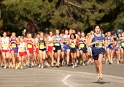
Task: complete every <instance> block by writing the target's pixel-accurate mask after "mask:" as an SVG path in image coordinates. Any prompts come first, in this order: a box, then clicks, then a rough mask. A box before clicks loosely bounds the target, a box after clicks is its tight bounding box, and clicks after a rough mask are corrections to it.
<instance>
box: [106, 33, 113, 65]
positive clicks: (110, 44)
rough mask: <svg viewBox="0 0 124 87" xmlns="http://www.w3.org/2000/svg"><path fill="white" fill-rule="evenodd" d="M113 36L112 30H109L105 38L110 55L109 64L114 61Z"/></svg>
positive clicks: (107, 51)
mask: <svg viewBox="0 0 124 87" xmlns="http://www.w3.org/2000/svg"><path fill="white" fill-rule="evenodd" d="M113 41H114V40H113V37H112V36H111V32H107V37H106V38H105V44H106V53H107V57H108V61H109V64H112V63H113V55H114V50H113Z"/></svg>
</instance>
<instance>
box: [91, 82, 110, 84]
mask: <svg viewBox="0 0 124 87" xmlns="http://www.w3.org/2000/svg"><path fill="white" fill-rule="evenodd" d="M92 83H97V84H108V83H110V82H104V81H100V82H92Z"/></svg>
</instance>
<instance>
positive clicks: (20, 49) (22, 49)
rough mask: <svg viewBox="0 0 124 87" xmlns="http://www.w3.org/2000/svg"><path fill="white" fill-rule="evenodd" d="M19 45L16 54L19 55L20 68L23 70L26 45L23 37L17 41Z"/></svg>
mask: <svg viewBox="0 0 124 87" xmlns="http://www.w3.org/2000/svg"><path fill="white" fill-rule="evenodd" d="M19 42H20V43H19V45H18V54H19V62H20V66H21V67H20V68H21V69H23V67H24V58H25V55H26V43H25V42H24V37H23V36H22V37H20V39H19Z"/></svg>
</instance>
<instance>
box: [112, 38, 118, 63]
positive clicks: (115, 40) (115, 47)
mask: <svg viewBox="0 0 124 87" xmlns="http://www.w3.org/2000/svg"><path fill="white" fill-rule="evenodd" d="M119 48H120V47H119V42H118V38H114V42H113V50H114V51H115V54H116V58H117V64H119V61H120V49H119Z"/></svg>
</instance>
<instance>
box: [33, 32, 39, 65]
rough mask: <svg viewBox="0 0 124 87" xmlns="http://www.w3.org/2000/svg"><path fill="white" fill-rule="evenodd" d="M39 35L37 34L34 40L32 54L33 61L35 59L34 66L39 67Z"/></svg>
mask: <svg viewBox="0 0 124 87" xmlns="http://www.w3.org/2000/svg"><path fill="white" fill-rule="evenodd" d="M39 37H40V35H39V33H37V35H36V38H35V39H34V44H35V52H34V59H35V65H37V64H38V65H39V61H40V60H39V47H38V40H39Z"/></svg>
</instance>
